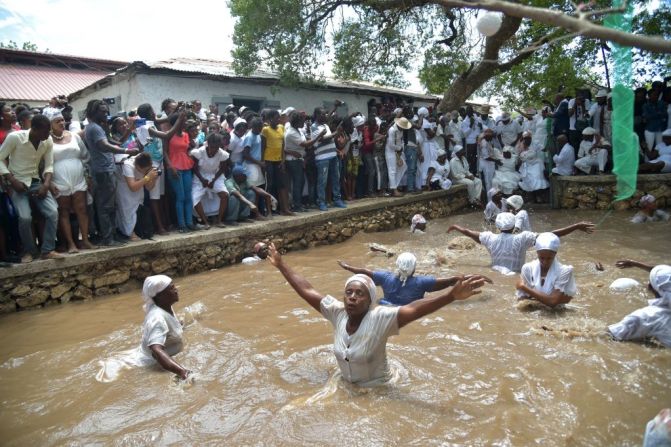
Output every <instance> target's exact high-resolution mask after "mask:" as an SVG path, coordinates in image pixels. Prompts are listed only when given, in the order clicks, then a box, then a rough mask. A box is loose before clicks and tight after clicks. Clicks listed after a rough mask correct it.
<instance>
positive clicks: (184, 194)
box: [163, 113, 197, 233]
mask: <svg viewBox="0 0 671 447" xmlns="http://www.w3.org/2000/svg"><path fill="white" fill-rule="evenodd" d="M178 120H179V115H178V114H176V113H173V114H172V115H170V125H172V126H174V125H176V124H177V123H178ZM189 121H190V120H189ZM189 121H187V122H186V123H184V125H183V126H177V130H176V132H175V134H174V135H173V136H172V138H170V141H169V143H168V156H167V157H164V159H163V162H164V163H165V168H166V175H167V179H168V181H169V182H170V186H171V187H172V190H173V193H174V200H175V210H176V212H177V225H178V227H179V232H180V233H188V232H189V231H195V230H197V227H196V226H195V225H193V199H192V195H191V185H192V182H193V174H192V172H191V169H192V168H193V165H194V163H193V160H192V159H191V157H189V154H188V152H189V150H190V149H191V147H192V146H191V138H190V137H189V134H188V132H187V131H186V128H187V127H189V126H191V127H193V125H194V124H195V123H194V122H193V121H191V122H189Z"/></svg>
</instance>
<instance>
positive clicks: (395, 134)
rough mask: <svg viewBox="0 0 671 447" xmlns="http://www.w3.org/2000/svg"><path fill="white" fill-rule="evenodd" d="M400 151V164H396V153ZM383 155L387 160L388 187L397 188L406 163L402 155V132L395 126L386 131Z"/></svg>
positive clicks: (405, 169)
mask: <svg viewBox="0 0 671 447" xmlns="http://www.w3.org/2000/svg"><path fill="white" fill-rule="evenodd" d="M397 152H400V159H401V160H402V163H403V164H402V165H401V166H397V165H396V153H397ZM384 156H385V159H386V161H387V175H389V189H396V188H398V185H399V183H400V182H401V179H402V178H403V175H404V174H405V171H407V170H408V165H407V164H406V163H405V155H403V132H402V131H401V130H399V129H398V127H397V126H392V127H391V128H390V129H389V132H387V144H386V146H385V148H384Z"/></svg>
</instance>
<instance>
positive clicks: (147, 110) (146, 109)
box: [137, 103, 152, 119]
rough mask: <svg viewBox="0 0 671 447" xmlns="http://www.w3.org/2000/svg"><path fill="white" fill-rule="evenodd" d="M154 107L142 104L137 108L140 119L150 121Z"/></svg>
mask: <svg viewBox="0 0 671 447" xmlns="http://www.w3.org/2000/svg"><path fill="white" fill-rule="evenodd" d="M151 111H152V107H151V104H149V103H144V104H140V105H139V106H137V115H138V116H139V117H140V118H144V119H149V118H150V116H151Z"/></svg>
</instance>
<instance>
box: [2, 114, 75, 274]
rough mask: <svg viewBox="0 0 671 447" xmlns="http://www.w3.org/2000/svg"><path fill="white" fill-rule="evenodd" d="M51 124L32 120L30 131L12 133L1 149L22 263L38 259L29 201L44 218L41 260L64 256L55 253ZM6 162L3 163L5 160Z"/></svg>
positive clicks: (41, 117) (43, 117) (40, 118)
mask: <svg viewBox="0 0 671 447" xmlns="http://www.w3.org/2000/svg"><path fill="white" fill-rule="evenodd" d="M50 129H51V123H50V122H49V118H47V117H46V116H44V115H37V116H35V117H34V118H33V121H32V124H31V128H30V130H20V131H16V132H12V133H10V134H9V135H7V137H6V138H5V141H4V142H3V143H2V147H0V174H2V176H3V180H4V183H5V185H7V188H10V187H11V189H9V191H10V193H9V197H10V199H11V200H12V204H13V205H14V208H15V209H16V212H17V214H18V216H19V233H20V236H21V243H22V244H23V251H24V255H23V256H22V258H21V262H31V261H32V260H33V258H34V257H35V256H37V253H38V251H37V248H36V247H35V237H34V235H33V215H32V211H31V207H30V200H31V198H33V199H34V203H35V205H36V206H37V208H38V209H39V211H40V213H41V214H42V216H43V217H44V220H45V227H44V234H43V237H42V247H41V252H42V259H60V258H62V257H63V255H61V254H58V253H56V252H55V251H54V248H55V240H56V225H57V223H58V206H57V205H56V201H55V200H54V198H53V196H52V195H51V192H50V191H49V189H50V188H51V177H52V175H53V172H54V158H53V142H52V140H51V138H49V130H50ZM8 159H9V161H8V163H6V160H8ZM43 160H44V171H43V174H42V175H43V177H42V179H40V174H39V165H40V162H42V161H43Z"/></svg>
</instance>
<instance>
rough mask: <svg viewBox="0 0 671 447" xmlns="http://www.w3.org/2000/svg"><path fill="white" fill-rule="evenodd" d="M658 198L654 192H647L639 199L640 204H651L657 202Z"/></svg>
mask: <svg viewBox="0 0 671 447" xmlns="http://www.w3.org/2000/svg"><path fill="white" fill-rule="evenodd" d="M656 200H657V199H656V198H655V196H653V195H652V194H646V195H644V196H643V197H641V198H640V200H639V201H638V204H639V206H644V205H650V204H652V203H655V201H656Z"/></svg>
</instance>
